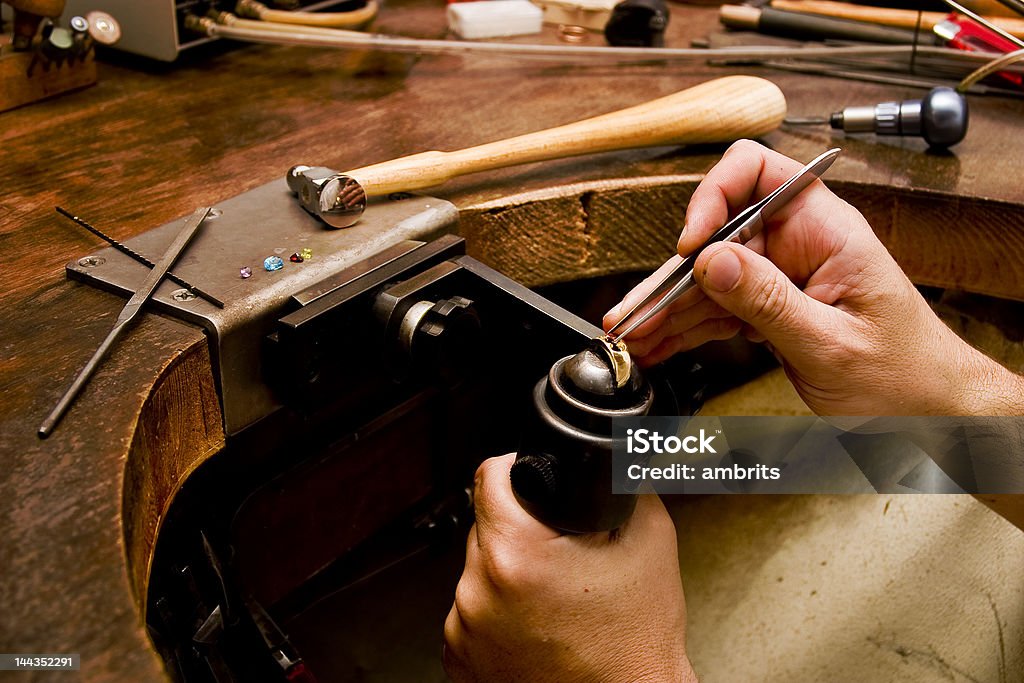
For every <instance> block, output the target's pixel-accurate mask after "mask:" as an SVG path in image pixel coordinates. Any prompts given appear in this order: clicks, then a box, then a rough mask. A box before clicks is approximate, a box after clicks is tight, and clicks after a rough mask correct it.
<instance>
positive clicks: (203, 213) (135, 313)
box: [39, 207, 210, 439]
mask: <svg viewBox="0 0 1024 683" xmlns="http://www.w3.org/2000/svg"><path fill="white" fill-rule="evenodd" d="M209 213H210V208H209V207H204V208H200V209H196V210H195V212H194V213H193V214H192V215H191V216H190V217H189V219H188V220H187V221H186V222H185V226H184V227H183V228H182V229H181V230H180V231H179V232H178V234H177V236H176V237H175V238H174V241H173V242H171V245H170V246H169V247H168V248H167V251H166V252H164V255H163V258H161V259H160V261H159V262H158V263H157V264H156V265H155V266H153V269H152V270H151V271H149V274H148V275H147V276H146V278H145V279H144V280H143V281H142V284H141V285H139V288H138V289H136V290H135V292H134V293H133V294H132V298H131V299H129V300H128V303H127V304H125V306H124V308H123V309H121V313H120V314H119V315H118V316H117V320H116V321H115V322H114V327H113V328H112V329H111V330H110V333H109V334H108V335H107V338H106V339H104V340H103V342H102V343H101V344H100V346H99V348H98V349H96V352H95V353H93V354H92V358H90V359H89V362H88V363H86V364H85V367H84V368H82V371H81V372H79V373H78V376H77V377H75V381H74V382H72V383H71V387H70V388H68V390H67V391H66V392H65V393H64V396H62V397H61V399H60V401H58V402H57V405H56V407H54V409H53V410H52V411H51V412H50V414H49V415H48V416H47V417H46V419H45V420H43V424H42V425H40V427H39V438H40V439H45V438H46V437H48V436H49V435H50V433H51V432H52V431H53V429H54V427H56V426H57V423H58V422H60V419H61V418H62V417H64V413H66V412H67V410H68V408H69V407H71V403H72V401H74V400H75V397H76V396H78V394H79V392H81V391H82V389H83V388H84V387H85V385H86V383H87V382H88V381H89V378H90V377H92V373H94V372H95V371H96V368H98V367H99V365H100V363H101V362H102V361H103V359H104V358H105V357H106V355H107V352H108V351H110V348H111V347H112V346H113V345H114V342H115V341H117V338H118V337H120V336H121V333H122V332H124V331H125V330H126V329H128V326H129V325H130V324H131V323H132V322H133V321H134V320H135V319H136V318H138V317H139V313H141V312H142V306H143V304H145V303H146V302H147V301H148V300H149V297H150V296H152V294H153V292H154V291H156V288H157V287H158V286H159V285H160V282H161V281H162V280H163V279H164V276H165V275H166V274H167V271H169V270H170V269H171V266H173V265H174V262H175V261H177V260H178V257H179V256H181V253H182V252H183V251H185V248H186V247H188V244H189V242H191V241H192V238H193V237H195V235H196V233H197V232H198V231H199V228H200V227H201V226H202V225H203V221H204V220H206V217H207V215H209Z"/></svg>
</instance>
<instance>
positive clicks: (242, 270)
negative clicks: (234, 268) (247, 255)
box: [238, 266, 252, 280]
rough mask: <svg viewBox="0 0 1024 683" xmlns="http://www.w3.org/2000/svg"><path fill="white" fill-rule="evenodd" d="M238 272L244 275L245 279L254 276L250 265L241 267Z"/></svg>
mask: <svg viewBox="0 0 1024 683" xmlns="http://www.w3.org/2000/svg"><path fill="white" fill-rule="evenodd" d="M238 274H239V275H241V276H242V279H243V280H245V279H247V278H250V277H252V268H250V267H249V266H242V267H241V268H240V269H239V271H238Z"/></svg>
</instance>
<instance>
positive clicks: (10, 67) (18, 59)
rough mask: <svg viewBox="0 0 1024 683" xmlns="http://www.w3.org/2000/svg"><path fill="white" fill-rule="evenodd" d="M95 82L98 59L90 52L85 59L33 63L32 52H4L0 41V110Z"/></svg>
mask: <svg viewBox="0 0 1024 683" xmlns="http://www.w3.org/2000/svg"><path fill="white" fill-rule="evenodd" d="M30 67H31V68H32V74H31V75H29V68H30ZM95 83H96V58H95V55H94V54H93V53H92V52H91V51H90V52H89V54H88V55H86V57H85V59H82V60H77V59H76V60H71V61H68V62H65V63H63V64H50V65H43V64H42V63H39V64H34V65H33V63H32V53H30V52H8V53H4V52H3V41H2V40H0V112H2V111H7V110H8V109H14V108H15V107H21V106H24V105H26V104H30V103H32V102H38V101H39V100H44V99H46V98H47V97H53V96H54V95H60V94H61V93H65V92H68V91H70V90H77V89H79V88H85V87H88V86H90V85H94V84H95Z"/></svg>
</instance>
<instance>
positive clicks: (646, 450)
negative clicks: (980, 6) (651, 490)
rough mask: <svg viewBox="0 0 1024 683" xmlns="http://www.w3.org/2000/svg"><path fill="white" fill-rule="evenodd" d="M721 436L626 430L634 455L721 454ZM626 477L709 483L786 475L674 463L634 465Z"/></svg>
mask: <svg viewBox="0 0 1024 683" xmlns="http://www.w3.org/2000/svg"><path fill="white" fill-rule="evenodd" d="M717 436H718V435H717V434H707V433H706V432H705V431H704V430H703V429H701V430H700V431H699V432H698V433H697V434H690V435H687V436H677V435H675V434H671V435H669V436H662V435H661V434H659V433H658V432H655V431H651V430H649V429H627V430H626V452H627V453H628V454H630V455H650V456H655V455H665V454H669V455H675V454H679V453H686V454H690V455H709V454H717V453H718V451H716V450H715V445H714V441H715V437H717ZM626 476H627V477H629V478H630V479H632V480H634V481H638V480H651V479H680V480H687V481H692V480H694V479H705V480H726V479H736V480H750V479H779V478H780V477H781V476H782V472H781V470H780V469H779V468H778V467H769V466H767V465H754V466H750V467H743V466H741V465H739V464H736V463H733V464H731V465H729V466H724V465H708V464H704V463H702V464H697V465H691V464H685V463H672V464H670V465H664V466H660V467H655V466H651V465H640V464H633V465H630V466H629V467H628V468H627V469H626Z"/></svg>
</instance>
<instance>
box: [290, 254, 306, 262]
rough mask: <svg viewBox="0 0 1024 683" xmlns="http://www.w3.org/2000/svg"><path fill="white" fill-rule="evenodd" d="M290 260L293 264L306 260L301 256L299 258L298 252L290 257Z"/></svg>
mask: <svg viewBox="0 0 1024 683" xmlns="http://www.w3.org/2000/svg"><path fill="white" fill-rule="evenodd" d="M288 260H289V261H291V262H292V263H302V261H303V260H304V259H303V258H302V257H301V256H299V253H298V252H295V253H294V254H292V255H291V256H289V257H288Z"/></svg>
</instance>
